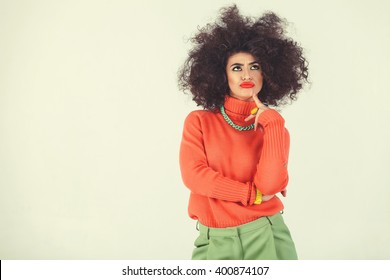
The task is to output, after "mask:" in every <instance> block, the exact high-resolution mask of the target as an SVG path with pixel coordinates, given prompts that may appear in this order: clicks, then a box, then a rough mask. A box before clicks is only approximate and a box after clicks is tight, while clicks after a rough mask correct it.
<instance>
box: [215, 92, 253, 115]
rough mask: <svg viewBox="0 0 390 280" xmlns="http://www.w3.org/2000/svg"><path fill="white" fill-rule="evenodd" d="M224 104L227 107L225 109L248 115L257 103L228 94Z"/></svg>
mask: <svg viewBox="0 0 390 280" xmlns="http://www.w3.org/2000/svg"><path fill="white" fill-rule="evenodd" d="M223 106H224V107H225V110H226V111H228V112H229V113H233V114H237V115H242V116H244V117H247V116H249V115H250V113H251V110H252V109H253V108H255V107H256V103H255V102H254V101H243V100H240V99H237V98H234V97H231V96H229V95H226V97H225V103H224V105H223Z"/></svg>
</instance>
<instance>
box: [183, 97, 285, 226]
mask: <svg viewBox="0 0 390 280" xmlns="http://www.w3.org/2000/svg"><path fill="white" fill-rule="evenodd" d="M224 107H225V112H226V113H227V115H228V116H229V118H230V119H231V120H232V121H233V122H234V123H235V124H238V125H241V126H247V125H250V124H251V122H252V123H253V120H252V121H251V122H245V121H244V119H245V118H246V117H247V116H249V115H250V110H251V109H252V108H254V107H256V104H255V102H246V101H241V100H238V99H235V98H232V97H229V96H227V97H226V99H225V104H224ZM258 121H259V123H260V125H261V128H262V129H259V128H258V129H257V131H254V130H249V131H238V130H236V129H234V128H233V127H231V126H230V125H229V124H228V123H227V122H226V121H225V120H224V118H223V116H222V114H221V113H220V111H219V110H218V111H216V112H211V111H207V110H196V111H193V112H191V113H190V114H189V115H188V116H187V118H186V120H185V122H184V130H183V138H182V142H181V146H180V169H181V174H182V179H183V182H184V184H185V185H186V186H187V187H188V188H189V189H190V190H191V194H190V201H189V206H188V211H189V215H190V217H191V218H192V219H196V220H199V222H200V223H201V224H203V225H206V226H209V227H218V228H221V227H231V226H238V225H241V224H244V223H247V222H251V221H253V220H255V219H257V218H259V217H261V216H269V215H273V214H275V213H277V212H279V211H281V210H282V209H283V204H282V202H281V201H280V199H279V198H278V197H277V196H274V197H273V198H272V199H270V200H269V201H263V202H262V203H261V204H257V205H256V204H253V202H254V200H255V197H256V188H258V189H259V190H260V192H261V193H262V194H263V195H270V194H277V193H279V192H280V191H282V190H283V189H284V188H285V187H286V185H287V182H288V173H287V160H288V151H289V145H290V138H289V134H288V131H287V129H286V128H285V127H284V119H283V118H282V116H281V115H280V114H279V113H278V112H277V111H275V110H273V109H270V110H266V111H264V112H262V113H261V115H260V116H259V120H258Z"/></svg>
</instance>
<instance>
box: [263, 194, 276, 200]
mask: <svg viewBox="0 0 390 280" xmlns="http://www.w3.org/2000/svg"><path fill="white" fill-rule="evenodd" d="M274 196H275V195H274V194H271V195H263V201H268V200H270V199H271V198H273V197H274Z"/></svg>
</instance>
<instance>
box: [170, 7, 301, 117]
mask: <svg viewBox="0 0 390 280" xmlns="http://www.w3.org/2000/svg"><path fill="white" fill-rule="evenodd" d="M286 25H287V23H286V22H285V20H282V19H281V18H280V17H278V16H277V15H276V14H275V13H273V12H267V13H265V14H263V15H262V16H261V17H260V18H257V19H252V18H249V17H243V16H241V15H240V13H239V11H238V8H237V6H236V5H233V6H230V7H226V8H222V9H221V10H220V18H219V19H218V20H217V21H216V22H215V23H209V24H207V25H206V26H205V27H203V28H199V31H198V33H197V34H196V35H195V36H194V37H193V38H191V42H192V43H193V44H194V47H193V48H192V50H190V52H189V54H188V58H187V60H186V61H185V63H184V65H183V66H182V67H181V68H180V70H179V73H178V83H179V88H180V89H181V90H183V91H184V92H187V91H190V92H191V93H192V96H193V98H192V99H193V100H194V101H195V102H196V104H197V105H198V106H202V107H203V108H205V109H210V110H212V109H216V108H218V107H219V106H220V105H222V104H223V102H224V98H225V95H226V94H228V92H229V87H228V82H227V78H226V70H225V67H226V63H227V59H228V58H229V57H230V56H231V55H232V54H235V53H238V52H247V53H250V54H252V55H253V56H254V57H255V58H256V59H258V61H259V62H260V64H261V69H262V73H263V78H264V81H263V87H262V89H261V91H260V93H259V98H260V100H261V101H262V102H266V103H268V104H269V105H273V106H278V105H281V104H285V103H286V101H288V100H295V99H296V95H297V93H298V91H299V90H300V89H301V88H302V86H303V84H304V83H305V82H307V81H308V79H307V78H308V67H307V64H308V63H307V60H306V59H305V58H304V56H303V50H302V48H301V47H300V46H299V45H298V43H297V42H295V41H293V40H292V39H290V38H288V37H287V36H286V35H285V26H286Z"/></svg>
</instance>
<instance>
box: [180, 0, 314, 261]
mask: <svg viewBox="0 0 390 280" xmlns="http://www.w3.org/2000/svg"><path fill="white" fill-rule="evenodd" d="M192 42H193V43H194V44H195V46H194V48H193V49H192V50H191V51H190V52H189V57H188V59H187V60H186V62H185V64H184V66H183V67H182V69H181V70H180V72H179V85H180V88H181V89H182V90H184V91H187V90H189V91H190V92H191V93H192V95H193V100H194V101H195V102H196V103H197V105H198V106H202V107H203V108H204V110H196V111H193V112H191V113H190V114H189V115H188V116H187V118H186V120H185V123H184V131H183V138H182V142H181V147H180V168H181V173H182V178H183V182H184V184H185V185H186V186H187V187H188V188H189V189H190V190H191V194H190V201H189V209H188V210H189V215H190V217H191V218H192V219H195V220H197V221H198V223H199V225H198V226H199V232H200V234H199V237H198V238H197V239H196V241H195V249H194V251H193V254H192V259H297V253H296V250H295V246H294V242H293V240H292V239H291V236H290V233H289V230H288V228H287V226H286V225H285V223H284V221H283V218H282V216H281V213H280V212H281V211H282V210H283V204H282V202H281V200H280V199H279V198H278V197H277V195H276V194H278V193H281V194H282V195H284V196H285V195H286V186H287V182H288V172H287V161H288V152H289V134H288V131H287V130H286V128H285V127H284V119H283V118H282V116H281V115H280V114H279V113H278V112H277V111H276V110H274V109H271V108H269V107H268V106H275V107H276V106H279V105H281V104H285V103H286V101H288V100H295V98H296V94H297V93H298V91H299V90H300V89H301V88H302V86H303V84H304V83H305V82H306V81H307V77H308V72H307V62H306V60H305V58H304V57H303V54H302V48H300V47H299V46H298V45H297V43H296V42H294V41H293V40H291V39H290V38H287V37H286V36H285V34H284V22H283V21H282V20H281V19H280V18H279V17H278V16H276V15H275V14H274V13H266V14H264V15H263V16H262V17H260V18H258V19H255V20H254V19H251V18H248V17H243V16H241V15H240V14H239V11H238V9H237V7H236V6H235V5H233V6H231V7H228V8H224V9H222V10H221V15H220V19H219V20H218V21H217V22H215V23H213V24H208V25H206V26H205V27H204V28H202V29H200V30H199V32H198V34H196V35H195V36H194V38H193V39H192Z"/></svg>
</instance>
